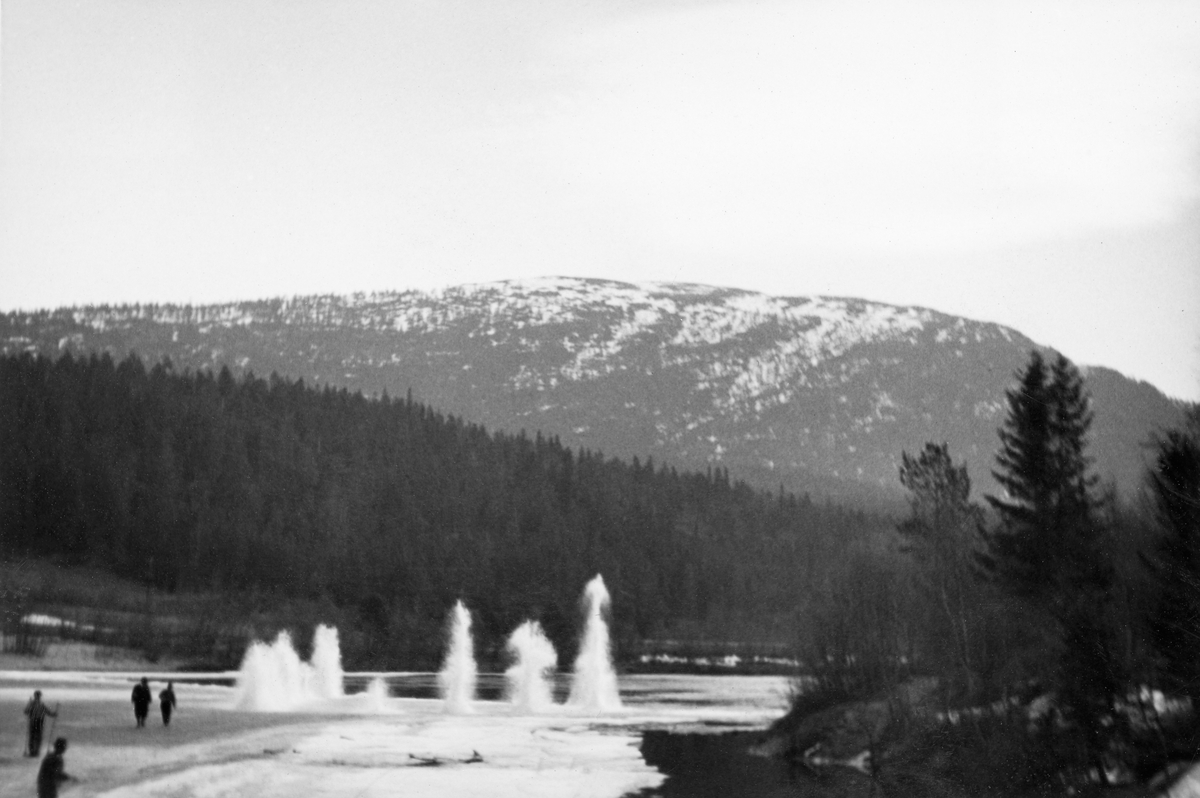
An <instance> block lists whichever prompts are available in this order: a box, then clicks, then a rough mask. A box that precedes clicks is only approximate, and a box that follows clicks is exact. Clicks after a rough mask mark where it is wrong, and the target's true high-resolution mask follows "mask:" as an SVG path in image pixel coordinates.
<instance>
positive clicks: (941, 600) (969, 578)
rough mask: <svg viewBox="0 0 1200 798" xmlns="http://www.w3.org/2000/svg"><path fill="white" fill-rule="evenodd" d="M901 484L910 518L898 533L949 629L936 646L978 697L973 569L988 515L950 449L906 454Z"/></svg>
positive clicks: (933, 448)
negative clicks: (949, 653)
mask: <svg viewBox="0 0 1200 798" xmlns="http://www.w3.org/2000/svg"><path fill="white" fill-rule="evenodd" d="M900 484H902V485H903V486H904V487H905V488H907V489H908V491H909V508H910V514H909V517H908V518H906V519H905V520H904V521H902V522H901V523H900V524H899V526H898V527H897V531H899V532H900V534H901V535H903V536H904V538H905V539H906V540H907V541H908V542H909V544H910V547H911V551H912V552H913V554H914V555H915V557H916V558H917V560H918V561H919V562H921V563H922V565H923V566H924V568H923V572H924V581H925V587H926V589H927V590H928V591H929V592H930V593H931V597H932V599H933V601H934V603H935V605H936V606H937V607H938V609H939V611H940V614H941V620H942V622H943V624H944V627H943V629H941V630H940V631H939V637H940V638H941V639H940V640H935V641H933V642H934V646H937V645H938V644H940V646H941V648H943V649H944V648H945V643H946V642H950V643H951V644H952V655H953V658H954V661H955V665H956V666H957V668H958V669H959V670H960V671H961V674H962V678H963V684H964V685H965V687H966V688H967V692H968V694H970V693H973V692H974V690H975V673H974V667H973V661H972V660H973V657H972V650H971V649H972V645H973V643H974V641H973V639H972V636H973V635H972V627H973V626H975V622H976V616H977V615H978V610H979V608H978V606H977V602H976V601H975V599H977V595H975V585H974V582H975V579H974V573H973V567H972V566H973V559H974V556H975V554H976V545H977V541H978V531H979V529H980V527H981V525H982V522H983V514H982V510H981V508H980V507H979V506H978V505H977V504H975V503H974V502H972V501H971V478H970V477H969V476H968V475H967V466H966V464H965V463H963V464H960V465H956V464H955V463H954V461H953V459H951V457H950V447H949V445H948V444H945V443H943V444H942V445H941V446H938V445H937V444H934V443H927V444H925V449H924V450H923V451H922V452H921V453H920V454H919V455H917V456H916V457H912V456H910V455H909V454H908V452H902V453H901V462H900Z"/></svg>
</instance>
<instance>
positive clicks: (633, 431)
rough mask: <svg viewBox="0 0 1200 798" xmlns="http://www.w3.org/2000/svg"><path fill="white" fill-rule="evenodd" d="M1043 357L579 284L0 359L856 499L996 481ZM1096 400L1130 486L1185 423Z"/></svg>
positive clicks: (95, 341)
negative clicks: (295, 397)
mask: <svg viewBox="0 0 1200 798" xmlns="http://www.w3.org/2000/svg"><path fill="white" fill-rule="evenodd" d="M1034 346H1035V344H1034V343H1033V342H1031V341H1029V340H1028V339H1027V338H1025V337H1024V336H1023V335H1021V334H1020V333H1019V332H1017V331H1015V330H1012V329H1009V328H1006V327H1003V326H1000V325H996V324H990V323H984V322H976V321H971V320H968V319H963V318H958V317H954V316H950V315H947V314H943V313H938V312H935V311H932V310H928V309H923V308H911V307H898V306H893V305H886V304H882V303H876V302H867V301H863V300H857V299H844V298H829V297H772V296H766V295H763V294H758V293H753V292H749V291H741V290H736V289H729V288H714V287H710V286H700V285H690V284H678V283H643V284H638V285H633V284H627V283H616V282H610V281H602V280H584V279H578V278H542V279H536V280H522V281H508V282H499V283H485V284H478V285H464V286H459V287H455V288H450V289H446V290H443V291H437V292H430V293H424V292H403V293H400V292H382V293H373V294H353V295H348V296H314V297H299V298H291V299H272V300H262V301H254V302H240V303H231V304H224V305H211V306H200V307H190V306H172V305H132V306H119V307H82V308H69V309H61V310H57V311H42V312H37V313H10V314H7V315H6V316H4V317H2V318H0V348H2V349H3V350H4V351H5V352H14V351H20V350H23V349H32V350H36V351H40V352H44V353H47V354H52V353H55V352H58V351H64V350H69V351H77V352H82V351H94V350H106V351H110V352H112V353H113V354H114V355H116V356H123V355H124V354H126V353H127V352H129V351H136V352H138V353H139V354H140V355H142V356H143V357H144V358H147V359H149V360H158V359H159V358H161V357H163V356H168V357H170V358H171V360H172V361H173V362H174V363H175V364H176V366H177V367H186V368H202V367H207V366H215V367H219V366H220V365H228V366H229V367H230V368H231V369H234V370H235V371H244V370H251V371H253V372H255V373H257V374H260V375H265V374H268V373H270V372H272V371H276V372H279V373H281V374H286V375H288V376H292V377H304V378H305V379H306V380H316V381H318V382H328V383H332V384H335V385H344V386H346V387H349V388H351V389H359V390H363V391H365V392H367V393H379V392H382V391H384V390H386V391H388V392H390V393H392V394H393V395H396V394H403V393H404V392H405V391H407V390H410V389H411V390H412V392H413V394H414V395H415V396H416V397H417V398H419V399H422V400H424V401H427V402H429V403H430V404H432V405H433V406H435V407H438V408H440V409H443V410H446V411H448V412H453V413H455V414H460V415H462V416H463V417H465V418H466V419H467V420H471V421H478V422H480V423H483V424H486V425H487V426H489V427H492V428H500V429H507V430H512V431H515V430H517V429H520V428H526V429H528V430H530V431H531V432H532V431H533V430H534V429H539V430H542V431H543V432H545V433H547V434H552V435H559V436H560V437H561V438H562V439H563V442H564V443H566V444H568V445H573V446H587V447H589V448H592V449H600V450H602V451H604V452H605V453H606V454H611V455H618V456H623V457H632V456H639V457H643V458H644V457H646V456H653V457H654V458H655V460H656V461H657V462H664V461H669V462H670V463H671V464H673V465H677V466H680V467H684V468H703V467H705V466H706V465H709V464H713V463H717V464H721V465H723V466H727V467H728V468H729V469H730V471H731V473H732V474H733V475H734V476H741V477H743V478H746V479H748V480H750V481H752V482H755V483H757V484H760V485H762V486H764V487H767V486H769V487H776V486H778V485H779V484H780V483H782V484H784V485H786V486H788V487H792V488H796V489H800V490H811V491H814V492H817V493H825V492H832V493H837V494H841V493H845V492H847V491H849V492H851V493H853V492H854V491H855V490H856V488H855V487H852V486H850V487H848V486H847V484H846V483H847V481H848V482H850V483H858V487H859V488H863V487H865V486H872V487H873V489H874V490H875V492H876V493H877V494H878V493H880V492H882V493H887V492H889V491H893V490H897V489H898V485H897V483H896V477H895V475H896V464H897V462H898V460H899V455H900V451H901V450H908V451H914V450H915V449H917V448H919V447H920V446H921V445H923V443H924V441H925V440H935V441H942V440H946V441H948V442H950V444H951V447H952V451H954V452H955V454H956V456H959V457H966V458H967V459H968V461H969V463H970V465H971V473H972V475H973V476H974V478H975V479H976V481H977V482H981V483H984V486H985V487H990V485H989V484H988V483H989V482H990V477H989V475H988V471H989V470H990V467H991V455H992V453H993V452H994V449H995V443H996V435H995V430H996V427H997V425H998V424H999V423H1000V421H1001V419H1002V413H1003V398H1004V397H1003V391H1004V388H1005V387H1006V386H1007V385H1008V383H1009V382H1010V381H1011V376H1012V374H1013V372H1014V371H1015V370H1016V369H1017V368H1019V367H1020V366H1021V365H1022V363H1023V362H1024V361H1025V359H1026V358H1027V356H1028V352H1029V350H1030V349H1031V348H1034ZM1089 388H1091V390H1092V392H1093V395H1094V399H1095V404H1096V409H1097V421H1096V426H1095V445H1094V447H1093V450H1094V453H1095V454H1096V455H1097V463H1098V466H1099V467H1100V468H1101V470H1102V471H1103V472H1105V473H1109V474H1112V475H1114V476H1116V477H1117V478H1118V479H1120V480H1121V482H1122V483H1123V484H1125V485H1127V486H1132V485H1133V484H1134V483H1136V482H1137V480H1138V479H1139V469H1140V467H1141V460H1142V451H1141V449H1140V448H1139V446H1138V444H1139V443H1141V442H1143V441H1144V440H1145V439H1146V438H1147V437H1148V436H1149V435H1150V434H1151V433H1152V432H1153V431H1154V429H1156V428H1158V427H1160V426H1162V425H1164V424H1170V423H1174V421H1175V419H1176V418H1177V416H1178V412H1179V408H1178V407H1177V406H1176V405H1175V403H1172V402H1170V401H1169V400H1167V399H1166V398H1165V397H1163V396H1162V395H1161V394H1160V393H1158V392H1157V391H1156V390H1155V389H1153V388H1152V387H1151V386H1148V385H1145V384H1139V383H1133V382H1131V381H1129V380H1126V379H1125V378H1123V377H1121V376H1120V375H1117V374H1116V373H1115V372H1111V371H1109V370H1106V369H1092V370H1090V372H1089ZM1118 396H1119V397H1121V398H1119V399H1118V398H1117V397H1118ZM1110 397H1111V399H1110Z"/></svg>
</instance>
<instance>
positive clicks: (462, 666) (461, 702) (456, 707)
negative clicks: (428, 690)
mask: <svg viewBox="0 0 1200 798" xmlns="http://www.w3.org/2000/svg"><path fill="white" fill-rule="evenodd" d="M475 675H476V670H475V647H474V644H473V643H472V642H471V613H470V612H469V611H468V610H467V608H466V606H465V605H464V604H463V603H462V602H461V601H459V602H458V603H456V604H455V605H454V612H453V614H452V615H451V620H450V641H449V648H448V649H447V651H446V659H445V662H443V663H442V669H441V671H439V672H438V686H439V687H440V688H441V692H442V698H443V699H445V701H446V708H447V709H448V710H450V711H451V712H455V713H459V714H463V713H467V712H470V711H471V702H472V701H473V700H474V699H475Z"/></svg>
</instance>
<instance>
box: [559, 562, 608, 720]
mask: <svg viewBox="0 0 1200 798" xmlns="http://www.w3.org/2000/svg"><path fill="white" fill-rule="evenodd" d="M583 600H584V604H585V605H586V608H587V609H586V615H587V620H586V621H585V622H584V630H583V641H582V644H581V645H580V647H579V656H578V657H576V658H575V675H574V678H573V679H572V680H571V694H570V696H569V697H568V699H567V703H568V704H569V705H570V706H573V707H578V708H581V709H587V710H592V711H598V712H610V711H613V710H617V709H620V708H621V697H620V693H619V692H618V690H617V673H616V671H615V670H614V669H613V664H612V655H611V652H610V650H609V640H608V623H607V622H606V621H605V620H604V611H605V610H606V609H608V606H609V597H608V589H607V588H606V587H605V586H604V578H603V577H602V576H600V575H599V574H596V578H595V579H593V580H592V581H590V582H588V583H587V587H585V588H584V590H583Z"/></svg>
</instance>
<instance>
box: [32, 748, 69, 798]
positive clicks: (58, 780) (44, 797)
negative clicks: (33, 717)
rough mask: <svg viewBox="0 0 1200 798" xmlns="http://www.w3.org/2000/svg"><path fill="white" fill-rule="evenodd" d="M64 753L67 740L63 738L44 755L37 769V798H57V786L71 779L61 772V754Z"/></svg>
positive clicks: (62, 763)
mask: <svg viewBox="0 0 1200 798" xmlns="http://www.w3.org/2000/svg"><path fill="white" fill-rule="evenodd" d="M66 752H67V740H66V738H65V737H59V738H58V739H57V740H55V741H54V750H53V751H51V752H50V753H48V754H46V758H45V759H43V760H42V766H41V768H39V769H38V775H37V794H38V798H58V785H59V784H62V783H63V782H64V781H69V780H70V779H71V776H68V775H67V772H66V771H65V770H63V765H64V764H65V763H64V762H63V754H65V753H66Z"/></svg>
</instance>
